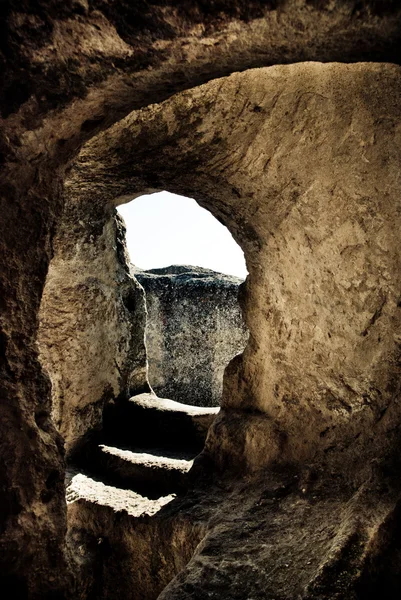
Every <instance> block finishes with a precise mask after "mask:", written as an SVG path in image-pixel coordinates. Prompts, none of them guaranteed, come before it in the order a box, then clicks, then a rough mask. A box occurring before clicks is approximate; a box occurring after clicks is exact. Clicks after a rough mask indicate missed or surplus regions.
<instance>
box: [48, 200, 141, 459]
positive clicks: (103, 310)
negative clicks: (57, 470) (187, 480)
mask: <svg viewBox="0 0 401 600" xmlns="http://www.w3.org/2000/svg"><path fill="white" fill-rule="evenodd" d="M78 206H79V204H78ZM72 214H73V217H71V214H70V213H69V212H68V211H66V214H65V215H64V220H63V225H62V227H61V228H60V231H59V233H58V235H57V238H56V242H55V248H56V254H55V257H54V259H53V260H52V262H51V265H50V268H49V273H48V276H47V280H46V286H45V290H44V293H43V298H42V304H41V313H40V318H41V325H40V329H39V334H38V342H39V347H40V351H41V360H42V363H43V365H44V366H45V368H46V370H47V372H48V373H49V375H50V379H51V382H52V417H53V420H54V422H55V424H56V425H57V427H58V429H59V431H60V433H61V434H62V436H63V439H64V441H65V446H66V451H67V453H68V454H71V453H73V452H74V451H77V449H79V447H80V446H81V445H82V444H83V443H84V442H85V441H86V438H87V437H88V435H91V434H93V433H95V432H96V431H97V430H99V429H100V428H101V425H102V413H103V408H104V405H105V403H106V402H107V401H108V400H112V399H115V398H129V397H130V396H131V395H133V394H135V393H140V392H143V391H147V390H148V389H149V386H148V383H147V364H146V349H145V320H146V309H145V299H144V293H143V290H142V288H141V287H140V285H139V284H138V283H137V282H136V281H135V279H134V278H132V277H130V275H129V267H128V264H127V254H126V248H125V228H124V225H123V224H122V221H121V218H120V217H119V216H118V215H115V216H114V217H113V216H111V218H109V219H108V221H107V222H106V224H105V226H104V227H103V226H102V224H101V223H100V224H99V223H98V222H96V223H93V224H92V230H91V231H88V228H84V229H83V228H82V226H79V223H77V221H76V220H75V219H77V220H78V222H79V217H78V215H77V211H74V212H73V213H72ZM81 223H83V221H81ZM76 225H78V226H76ZM85 225H86V222H85Z"/></svg>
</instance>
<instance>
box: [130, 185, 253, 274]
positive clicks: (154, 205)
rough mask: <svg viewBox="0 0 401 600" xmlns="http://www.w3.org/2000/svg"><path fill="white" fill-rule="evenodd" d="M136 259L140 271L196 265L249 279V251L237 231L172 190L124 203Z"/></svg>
mask: <svg viewBox="0 0 401 600" xmlns="http://www.w3.org/2000/svg"><path fill="white" fill-rule="evenodd" d="M118 211H119V213H120V215H122V217H123V218H124V221H125V224H126V227H127V245H128V251H129V254H130V257H131V262H132V263H133V264H134V265H135V266H137V267H139V268H140V269H153V268H156V267H168V266H170V265H192V266H196V267H206V268H209V269H213V270H214V271H218V272H219V273H227V274H228V275H236V276H237V277H242V278H245V277H246V275H247V270H246V266H245V259H244V253H243V252H242V250H241V248H240V247H239V246H238V244H237V243H236V242H235V241H234V239H233V237H232V235H231V233H230V232H229V231H228V229H227V228H226V227H224V225H222V224H221V223H219V221H217V219H215V218H214V217H213V216H212V215H211V213H210V212H209V211H207V210H205V209H204V208H201V207H200V206H199V204H197V203H196V202H195V200H192V199H191V198H185V197H184V196H177V195H176V194H170V193H169V192H158V193H156V194H148V195H146V196H140V197H139V198H136V199H135V200H133V201H132V202H130V203H129V204H124V205H122V206H119V207H118Z"/></svg>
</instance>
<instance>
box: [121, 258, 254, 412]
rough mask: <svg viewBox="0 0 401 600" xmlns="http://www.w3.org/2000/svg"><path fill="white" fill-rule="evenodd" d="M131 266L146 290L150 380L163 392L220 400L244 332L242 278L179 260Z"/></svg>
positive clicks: (205, 402) (201, 401) (211, 402)
mask: <svg viewBox="0 0 401 600" xmlns="http://www.w3.org/2000/svg"><path fill="white" fill-rule="evenodd" d="M133 272H134V274H135V277H136V279H137V280H138V281H139V283H140V284H141V285H142V286H143V288H144V289H145V293H146V306H147V311H148V317H147V325H146V347H147V353H148V362H149V382H150V385H151V386H152V388H153V389H154V391H155V392H156V394H158V395H159V396H161V397H163V398H171V399H173V400H177V401H178V402H184V403H186V404H192V405H195V406H219V404H220V401H221V395H222V389H223V374H224V369H225V368H226V366H227V365H228V363H229V361H230V360H231V359H232V358H233V357H234V356H235V355H236V354H239V353H240V352H242V351H243V349H244V348H245V345H246V340H247V337H248V335H247V331H246V328H245V325H244V323H243V320H242V315H241V311H240V308H239V304H238V290H239V285H240V283H241V279H238V278H237V277H231V276H228V275H222V274H221V273H216V272H214V271H210V270H209V269H202V268H199V267H197V268H196V267H186V266H182V265H180V266H172V267H166V268H161V269H151V270H148V271H140V270H138V269H136V268H134V269H133Z"/></svg>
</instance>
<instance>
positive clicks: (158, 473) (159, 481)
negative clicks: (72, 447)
mask: <svg viewBox="0 0 401 600" xmlns="http://www.w3.org/2000/svg"><path fill="white" fill-rule="evenodd" d="M191 458H192V457H191ZM192 463H193V460H191V459H190V458H189V457H188V455H184V456H183V457H177V456H175V457H173V456H172V455H171V454H170V456H162V455H161V454H160V452H157V451H150V450H147V451H144V450H139V449H138V450H137V451H135V452H133V451H132V450H124V449H121V448H116V447H113V446H106V445H104V444H100V445H98V446H97V447H96V448H94V449H93V451H92V455H91V461H90V465H91V467H90V468H91V472H92V473H94V474H95V475H97V476H98V477H100V478H101V479H102V481H104V482H105V483H108V484H112V485H115V486H117V487H119V488H124V489H129V490H134V491H135V492H138V493H140V494H143V495H145V496H147V497H148V498H151V499H153V498H158V497H160V496H163V495H168V494H171V493H183V492H184V491H185V490H186V489H187V485H188V484H187V479H188V477H187V475H188V472H189V470H190V468H191V467H192Z"/></svg>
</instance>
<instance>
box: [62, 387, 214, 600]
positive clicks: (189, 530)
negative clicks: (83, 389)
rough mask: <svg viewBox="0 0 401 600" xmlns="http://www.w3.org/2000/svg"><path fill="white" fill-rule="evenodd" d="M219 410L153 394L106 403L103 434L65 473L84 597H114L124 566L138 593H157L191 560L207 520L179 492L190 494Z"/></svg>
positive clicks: (145, 596) (71, 538) (144, 597)
mask: <svg viewBox="0 0 401 600" xmlns="http://www.w3.org/2000/svg"><path fill="white" fill-rule="evenodd" d="M217 412H218V408H203V407H193V406H188V405H184V404H180V403H178V402H174V401H172V400H167V399H161V398H157V397H156V396H154V395H153V394H141V395H138V396H135V397H133V398H131V399H130V400H128V401H125V402H115V403H112V404H110V405H109V406H108V407H107V409H106V410H105V413H104V428H103V431H102V433H101V435H100V436H99V438H98V439H97V440H96V441H93V442H91V443H90V444H88V445H87V447H86V448H85V451H83V452H82V453H81V454H80V456H79V458H77V459H76V461H75V462H74V464H73V465H71V466H70V468H69V470H68V472H67V479H66V498H67V508H68V536H67V537H68V542H69V547H70V550H71V555H72V556H73V559H74V560H75V561H76V564H77V570H78V572H80V577H79V578H80V580H81V581H85V582H86V585H87V594H86V595H85V590H80V594H81V595H82V598H86V597H96V598H98V599H99V600H100V599H102V598H105V599H106V598H107V599H108V600H111V599H112V598H114V597H115V596H114V585H115V581H116V569H118V578H120V577H122V578H124V577H126V578H127V585H129V586H130V589H131V588H132V581H136V582H137V585H136V586H134V587H135V589H132V592H130V598H131V599H132V600H137V599H138V600H152V599H153V598H157V596H158V595H159V593H160V592H161V591H162V589H164V587H165V586H166V585H167V584H168V583H169V581H170V580H171V579H172V578H173V577H174V576H175V575H176V574H177V573H178V572H179V571H180V570H181V569H183V568H184V566H185V565H186V564H187V562H188V560H189V559H190V558H191V556H192V554H193V552H194V549H195V548H196V546H197V544H198V543H199V542H200V540H201V539H202V537H203V535H204V533H205V524H204V522H203V521H202V519H199V521H197V519H196V518H195V519H194V518H193V515H192V513H191V511H189V513H187V514H184V513H185V511H184V513H183V512H182V511H180V509H179V508H176V503H174V502H173V500H174V499H175V498H176V497H177V496H178V497H179V496H182V495H184V494H185V491H186V490H187V488H188V482H189V476H188V473H189V471H190V469H191V467H192V464H193V459H194V457H195V456H196V455H197V454H198V453H199V452H200V451H201V450H202V448H203V445H204V442H205V439H206V435H207V431H208V428H209V426H210V424H211V423H212V421H213V419H214V418H215V416H216V414H217ZM120 570H121V573H120ZM113 582H114V583H113ZM99 586H100V587H99ZM120 589H121V588H120ZM79 597H81V596H79Z"/></svg>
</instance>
